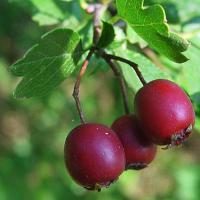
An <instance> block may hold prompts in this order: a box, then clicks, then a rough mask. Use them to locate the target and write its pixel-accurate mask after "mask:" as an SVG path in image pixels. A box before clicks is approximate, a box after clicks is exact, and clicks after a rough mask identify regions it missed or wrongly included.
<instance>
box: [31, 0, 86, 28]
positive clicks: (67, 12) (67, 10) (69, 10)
mask: <svg viewBox="0 0 200 200" xmlns="http://www.w3.org/2000/svg"><path fill="white" fill-rule="evenodd" d="M28 1H29V2H30V3H31V7H33V10H34V12H33V17H32V19H33V20H34V21H36V22H38V23H39V25H42V26H46V25H47V26H49V25H55V24H63V26H65V27H68V28H72V29H73V28H77V27H79V26H80V24H81V23H82V22H83V21H84V20H86V19H87V17H86V16H87V14H86V12H84V10H83V9H82V8H81V6H80V2H79V0H76V1H61V0H45V1H41V0H28Z"/></svg>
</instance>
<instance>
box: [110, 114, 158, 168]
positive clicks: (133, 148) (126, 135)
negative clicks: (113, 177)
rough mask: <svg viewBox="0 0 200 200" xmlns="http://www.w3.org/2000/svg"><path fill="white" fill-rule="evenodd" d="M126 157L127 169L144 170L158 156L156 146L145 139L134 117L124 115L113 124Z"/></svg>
mask: <svg viewBox="0 0 200 200" xmlns="http://www.w3.org/2000/svg"><path fill="white" fill-rule="evenodd" d="M112 129H113V130H114V131H115V132H116V133H117V135H118V136H119V138H120V140H121V142H122V145H123V147H124V151H125V156H126V169H143V168H145V167H146V166H147V165H148V164H149V163H151V162H152V160H153V159H154V157H155V155H156V149H157V147H156V145H154V144H152V143H151V142H149V140H148V139H147V138H146V137H144V135H143V133H142V131H141V129H140V128H139V127H138V124H137V120H136V118H135V116H134V115H124V116H122V117H120V118H118V119H117V120H115V122H114V123H113V124H112Z"/></svg>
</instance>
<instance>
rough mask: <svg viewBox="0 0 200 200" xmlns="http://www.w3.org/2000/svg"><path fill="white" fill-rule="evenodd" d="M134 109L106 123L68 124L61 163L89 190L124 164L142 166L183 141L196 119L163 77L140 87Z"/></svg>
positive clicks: (102, 184) (183, 96)
mask: <svg viewBox="0 0 200 200" xmlns="http://www.w3.org/2000/svg"><path fill="white" fill-rule="evenodd" d="M134 109H135V114H132V115H124V116H122V117H120V118H118V119H117V120H116V121H115V122H114V123H113V124H112V126H111V128H108V127H106V126H104V125H101V124H94V123H86V124H81V125H79V126H78V127H76V128H75V129H73V130H72V131H71V132H70V134H69V135H68V137H67V139H66V142H65V149H64V153H65V164H66V167H67V170H68V172H69V174H70V175H71V177H72V178H73V179H74V180H75V181H76V182H77V183H78V184H80V185H82V186H83V187H85V188H87V189H89V190H100V189H101V188H102V187H108V186H109V185H110V184H111V183H113V182H114V181H116V180H117V179H118V177H119V175H120V174H121V173H122V172H123V171H124V170H125V169H126V170H128V169H143V168H145V167H146V166H147V165H148V164H149V163H151V162H152V160H153V159H154V157H155V155H156V149H157V146H156V145H165V146H166V148H169V147H171V146H176V145H179V144H181V143H182V142H184V141H185V140H186V139H187V138H188V137H189V135H190V133H191V131H192V128H193V126H194V122H195V114H194V110H193V107H192V103H191V101H190V99H189V97H188V96H187V95H186V94H185V92H184V91H183V90H182V89H181V88H180V87H179V86H178V85H176V84H175V83H173V82H171V81H168V80H154V81H152V82H150V83H148V84H146V85H145V86H144V87H142V88H141V89H140V90H139V91H138V92H137V94H136V97H135V101H134Z"/></svg>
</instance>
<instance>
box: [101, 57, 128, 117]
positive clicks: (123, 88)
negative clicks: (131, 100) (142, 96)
mask: <svg viewBox="0 0 200 200" xmlns="http://www.w3.org/2000/svg"><path fill="white" fill-rule="evenodd" d="M104 60H105V61H106V62H107V64H108V65H109V66H110V68H111V69H112V71H113V73H114V74H115V76H116V77H117V78H118V80H119V84H120V89H121V93H122V98H123V103H124V111H125V113H126V114H129V113H130V111H129V106H128V94H127V89H126V83H125V81H124V78H123V76H122V74H121V73H120V71H119V70H118V68H117V66H116V65H115V63H114V62H113V61H112V60H111V59H109V58H106V57H104Z"/></svg>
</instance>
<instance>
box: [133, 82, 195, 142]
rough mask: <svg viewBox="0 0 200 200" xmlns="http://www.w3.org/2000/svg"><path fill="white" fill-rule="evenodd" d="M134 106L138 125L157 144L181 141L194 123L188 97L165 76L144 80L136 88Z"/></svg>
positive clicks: (193, 114) (188, 133) (187, 134)
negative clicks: (142, 85)
mask: <svg viewBox="0 0 200 200" xmlns="http://www.w3.org/2000/svg"><path fill="white" fill-rule="evenodd" d="M134 107H135V114H136V117H137V119H138V121H139V124H140V127H141V128H142V129H143V130H144V132H145V134H146V136H147V137H148V138H149V139H151V140H152V141H153V142H154V143H155V144H158V145H168V146H176V145H179V144H181V143H182V142H183V141H185V139H186V138H188V136H189V135H190V133H191V131H192V128H193V126H194V122H195V113H194V110H193V107H192V103H191V101H190V99H189V97H188V96H187V94H186V93H185V92H184V91H183V90H182V89H181V88H180V87H179V86H178V85H177V84H175V83H173V82H171V81H169V80H163V79H158V80H154V81H151V82H150V83H147V84H146V85H145V86H144V87H142V88H141V89H140V90H139V91H138V92H137V94H136V97H135V103H134Z"/></svg>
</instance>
